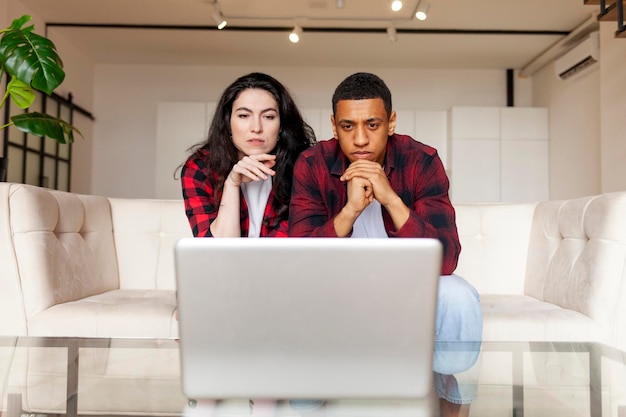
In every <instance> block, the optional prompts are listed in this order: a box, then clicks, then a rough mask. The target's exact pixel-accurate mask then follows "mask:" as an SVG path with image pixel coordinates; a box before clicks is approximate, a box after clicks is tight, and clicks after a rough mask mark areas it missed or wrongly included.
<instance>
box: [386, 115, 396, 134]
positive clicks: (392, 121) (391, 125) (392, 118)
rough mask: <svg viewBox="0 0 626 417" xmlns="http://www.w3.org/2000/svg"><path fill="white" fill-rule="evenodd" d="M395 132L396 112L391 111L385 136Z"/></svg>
mask: <svg viewBox="0 0 626 417" xmlns="http://www.w3.org/2000/svg"><path fill="white" fill-rule="evenodd" d="M395 131H396V112H395V111H394V110H392V111H391V114H390V115H389V128H388V129H387V135H388V136H391V135H393V134H394V132H395Z"/></svg>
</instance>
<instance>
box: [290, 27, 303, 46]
mask: <svg viewBox="0 0 626 417" xmlns="http://www.w3.org/2000/svg"><path fill="white" fill-rule="evenodd" d="M300 36H302V28H301V27H300V26H298V25H296V26H295V27H294V28H293V30H292V31H291V33H290V34H289V40H290V41H291V42H292V43H298V42H300Z"/></svg>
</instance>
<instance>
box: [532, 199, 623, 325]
mask: <svg viewBox="0 0 626 417" xmlns="http://www.w3.org/2000/svg"><path fill="white" fill-rule="evenodd" d="M625 284H626V192H616V193H607V194H602V195H598V196H593V197H584V198H578V199H572V200H565V201H549V202H545V203H540V204H539V205H538V206H537V209H536V211H535V215H534V219H533V227H532V231H531V237H530V250H529V254H528V268H527V273H526V294H528V295H531V296H533V297H535V298H538V299H540V300H544V301H547V302H550V303H554V304H557V305H559V306H561V307H564V308H568V309H572V310H576V311H578V312H580V313H582V314H585V315H587V316H589V317H591V318H592V319H594V320H596V321H598V322H599V323H601V324H603V325H606V326H607V327H613V328H615V327H614V324H615V323H614V321H615V319H616V318H617V317H626V315H625V314H624V313H625V312H626V306H623V305H620V303H619V300H621V299H623V298H624V297H623V295H622V294H624V292H625V291H626V288H625ZM623 337H626V335H624V336H623Z"/></svg>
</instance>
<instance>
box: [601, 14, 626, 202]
mask: <svg viewBox="0 0 626 417" xmlns="http://www.w3.org/2000/svg"><path fill="white" fill-rule="evenodd" d="M600 29H601V30H600V44H601V49H600V109H601V112H600V136H601V143H600V156H601V161H602V163H601V184H602V188H601V189H602V192H611V191H623V190H626V123H625V122H624V117H625V116H626V71H624V63H625V62H626V61H625V60H624V57H625V56H626V39H616V38H615V37H614V33H615V29H616V24H615V22H606V23H602V24H601V25H600Z"/></svg>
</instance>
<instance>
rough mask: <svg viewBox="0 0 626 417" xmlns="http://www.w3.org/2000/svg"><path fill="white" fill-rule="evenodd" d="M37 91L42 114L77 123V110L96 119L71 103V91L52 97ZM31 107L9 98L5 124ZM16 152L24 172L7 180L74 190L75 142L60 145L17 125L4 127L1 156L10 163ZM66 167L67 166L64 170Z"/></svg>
mask: <svg viewBox="0 0 626 417" xmlns="http://www.w3.org/2000/svg"><path fill="white" fill-rule="evenodd" d="M7 82H8V80H7ZM36 93H37V94H38V97H37V100H36V101H35V104H37V105H38V106H39V107H40V108H39V109H38V111H41V112H42V113H48V114H50V115H51V116H55V117H57V118H61V119H63V120H65V121H66V122H68V123H70V124H73V122H74V118H75V117H74V116H75V112H78V113H80V114H82V115H84V116H86V117H88V118H89V119H91V120H94V117H93V115H92V114H91V113H90V112H88V111H86V110H85V109H83V108H81V107H80V106H77V105H76V104H74V103H73V102H72V94H71V93H70V94H69V95H68V98H64V97H62V96H60V95H58V94H55V93H52V95H50V96H47V95H45V94H43V93H40V92H36ZM28 110H33V109H32V108H31V109H28ZM28 110H26V111H22V110H20V109H19V108H17V107H16V106H15V105H13V104H12V103H11V102H10V101H7V102H6V105H5V109H4V120H5V121H6V122H5V123H8V121H9V120H10V118H11V116H14V115H16V114H19V113H22V112H27V111H28ZM16 154H17V155H18V158H21V167H22V170H21V171H22V172H21V175H20V176H19V178H10V177H9V176H8V175H7V181H11V182H20V183H24V184H31V185H37V186H40V187H47V188H53V189H57V190H64V191H71V174H72V144H61V143H59V142H55V141H53V140H52V139H50V138H42V137H37V136H33V135H29V134H27V133H23V132H20V131H18V130H17V129H16V128H7V129H4V131H3V144H2V155H4V157H5V158H7V159H9V163H11V161H10V160H11V159H15V155H16ZM33 158H34V159H35V161H34V163H35V164H36V165H37V169H36V178H29V177H28V173H29V172H30V171H32V166H33ZM14 163H15V162H14ZM48 164H52V166H53V168H52V169H46V166H47V165H48ZM63 168H66V169H65V170H63ZM50 173H52V176H53V178H52V179H51V178H49V177H48V176H47V174H50Z"/></svg>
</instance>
